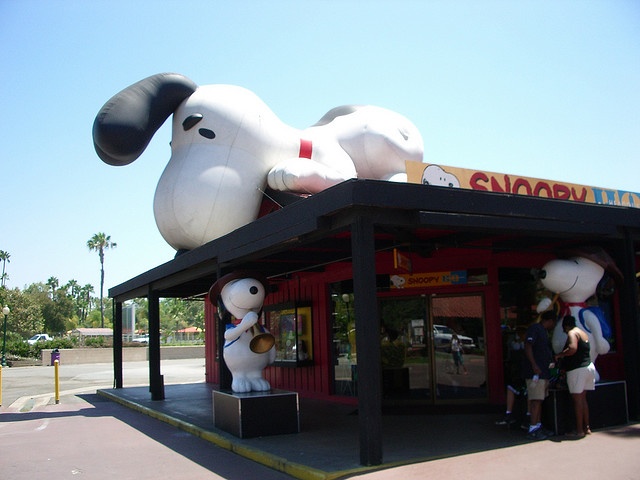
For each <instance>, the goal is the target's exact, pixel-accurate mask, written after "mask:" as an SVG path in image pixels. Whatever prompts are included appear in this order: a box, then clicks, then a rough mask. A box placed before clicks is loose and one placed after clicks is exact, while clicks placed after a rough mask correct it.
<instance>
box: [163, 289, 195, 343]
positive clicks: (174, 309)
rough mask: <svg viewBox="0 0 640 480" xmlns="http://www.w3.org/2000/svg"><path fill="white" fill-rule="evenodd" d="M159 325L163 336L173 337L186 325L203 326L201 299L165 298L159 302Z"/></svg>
mask: <svg viewBox="0 0 640 480" xmlns="http://www.w3.org/2000/svg"><path fill="white" fill-rule="evenodd" d="M160 326H161V328H162V332H163V335H164V338H165V339H166V338H168V337H170V336H171V337H174V336H175V333H176V332H177V331H178V330H182V329H183V328H186V327H198V328H201V329H203V328H204V305H203V302H202V301H201V300H184V299H181V298H165V299H163V300H162V302H161V303H160Z"/></svg>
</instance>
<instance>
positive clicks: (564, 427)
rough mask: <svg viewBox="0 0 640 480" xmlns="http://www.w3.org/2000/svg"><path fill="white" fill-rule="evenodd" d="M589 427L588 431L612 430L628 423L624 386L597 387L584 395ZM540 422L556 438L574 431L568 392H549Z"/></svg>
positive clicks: (597, 384) (622, 383)
mask: <svg viewBox="0 0 640 480" xmlns="http://www.w3.org/2000/svg"><path fill="white" fill-rule="evenodd" d="M587 403H588V404H589V423H590V426H591V428H604V427H612V426H615V425H624V424H626V423H628V422H629V414H628V408H627V384H626V382H624V381H619V382H601V383H596V389H595V390H590V391H588V392H587ZM542 421H543V423H544V425H545V427H547V428H548V429H549V430H552V431H553V432H555V434H556V435H562V434H565V433H567V432H571V431H572V430H574V429H575V413H574V411H573V400H572V399H571V394H570V393H569V392H568V391H567V390H554V389H551V390H550V391H549V397H548V398H547V399H546V400H545V402H544V404H543V408H542Z"/></svg>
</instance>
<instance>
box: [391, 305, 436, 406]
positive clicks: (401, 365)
mask: <svg viewBox="0 0 640 480" xmlns="http://www.w3.org/2000/svg"><path fill="white" fill-rule="evenodd" d="M380 316H381V321H380V354H381V358H382V393H383V396H384V398H388V399H394V398H395V399H398V398H407V399H408V398H412V399H420V398H422V399H428V398H431V396H432V383H433V382H432V378H433V376H432V368H431V358H432V357H431V354H430V348H429V347H430V342H431V336H430V335H428V328H429V327H428V324H429V320H428V316H427V298H426V297H425V296H418V297H402V298H385V299H383V300H381V302H380Z"/></svg>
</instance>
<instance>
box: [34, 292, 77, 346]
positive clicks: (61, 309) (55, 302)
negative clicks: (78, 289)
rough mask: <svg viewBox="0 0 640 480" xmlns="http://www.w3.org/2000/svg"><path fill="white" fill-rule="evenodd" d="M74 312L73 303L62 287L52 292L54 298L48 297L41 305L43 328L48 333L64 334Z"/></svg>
mask: <svg viewBox="0 0 640 480" xmlns="http://www.w3.org/2000/svg"><path fill="white" fill-rule="evenodd" d="M73 314H74V304H73V300H72V299H71V297H69V296H67V295H66V291H65V290H64V289H58V290H56V291H55V292H54V298H53V299H49V301H47V302H46V303H45V304H44V305H43V307H42V316H43V317H44V328H45V330H46V331H47V332H48V333H52V334H54V335H56V336H59V335H61V334H64V333H65V332H66V331H67V326H68V324H69V322H70V321H71V319H72V317H73Z"/></svg>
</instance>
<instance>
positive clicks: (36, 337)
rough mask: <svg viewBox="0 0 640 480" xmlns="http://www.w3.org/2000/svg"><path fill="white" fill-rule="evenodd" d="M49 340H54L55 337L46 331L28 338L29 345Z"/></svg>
mask: <svg viewBox="0 0 640 480" xmlns="http://www.w3.org/2000/svg"><path fill="white" fill-rule="evenodd" d="M47 340H53V337H50V336H49V335H47V334H46V333H37V334H35V335H34V336H33V337H31V338H30V339H29V340H27V343H28V344H29V345H35V344H36V343H38V342H46V341H47Z"/></svg>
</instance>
